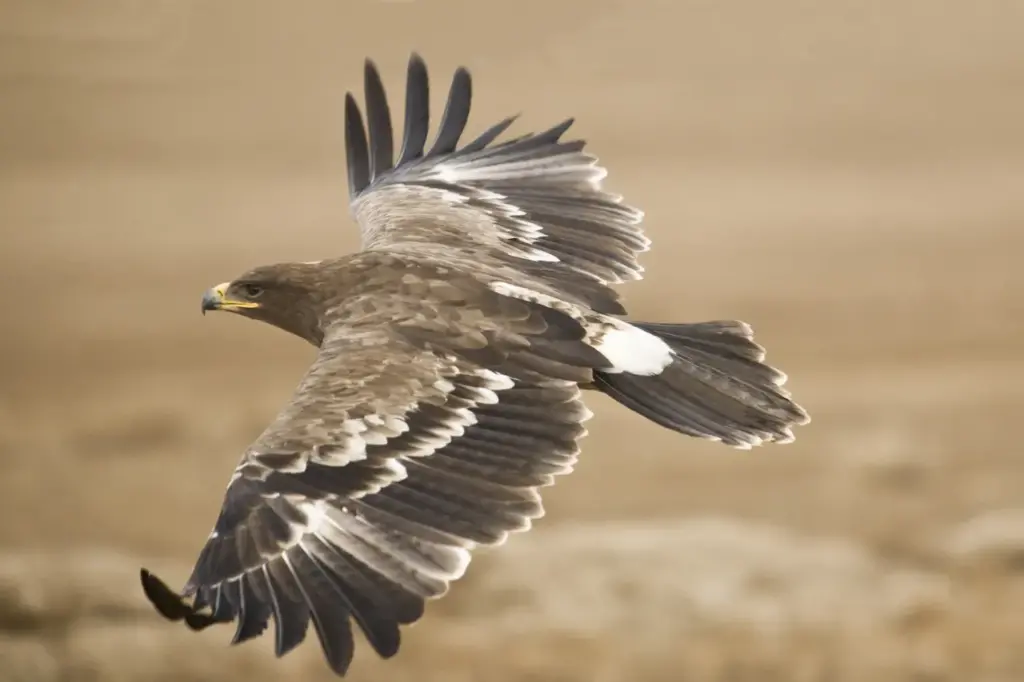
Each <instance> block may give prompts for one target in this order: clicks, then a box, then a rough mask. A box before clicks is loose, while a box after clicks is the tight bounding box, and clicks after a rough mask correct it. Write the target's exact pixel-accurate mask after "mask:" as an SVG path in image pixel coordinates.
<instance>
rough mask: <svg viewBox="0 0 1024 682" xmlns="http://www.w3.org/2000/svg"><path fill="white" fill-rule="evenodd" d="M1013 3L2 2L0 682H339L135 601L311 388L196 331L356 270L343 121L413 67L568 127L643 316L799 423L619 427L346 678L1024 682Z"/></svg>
mask: <svg viewBox="0 0 1024 682" xmlns="http://www.w3.org/2000/svg"><path fill="white" fill-rule="evenodd" d="M1022 26H1024V4H1021V3H1019V2H1015V1H1013V0H1005V1H1003V2H997V1H995V0H979V1H977V2H970V3H968V2H953V1H952V0H947V1H926V0H917V1H908V0H886V1H885V2H882V1H880V0H868V1H864V0H834V1H832V2H811V1H810V0H806V1H805V0H781V1H778V2H772V3H766V2H757V1H755V0H747V1H745V2H741V1H739V0H731V1H728V2H719V3H712V2H709V1H705V0H678V1H675V2H668V1H654V0H637V1H635V2H625V1H621V0H587V1H583V0H561V1H558V2H534V1H531V0H524V1H522V2H517V3H511V2H508V3H502V2H492V1H483V0H476V1H472V2H470V1H468V0H467V1H464V2H450V1H442V0H418V1H408V2H369V1H368V0H362V1H356V0H330V1H328V0H317V1H307V2H295V3H284V2H278V3H273V2H255V1H251V2H249V1H246V2H243V1H242V0H221V1H219V2H200V1H199V0H173V1H172V0H146V1H143V0H82V1H80V2H70V1H58V0H32V1H31V2H29V1H26V0H21V1H20V2H19V1H15V0H2V1H0V230H2V233H0V320H2V321H3V323H2V324H3V333H2V334H0V460H2V465H3V466H2V469H0V471H2V475H0V519H2V523H0V680H2V681H4V682H8V681H14V680H17V681H18V682H36V681H38V682H51V681H66V682H77V681H79V680H102V681H104V682H107V681H111V682H120V681H124V682H134V681H136V680H139V681H141V680H146V681H147V682H154V681H161V680H167V681H172V680H173V681H180V680H186V681H188V680H216V681H218V682H220V681H225V682H230V681H232V680H247V681H252V682H259V681H261V680H280V679H285V678H287V679H302V680H308V681H310V682H312V681H314V680H327V679H330V677H329V675H328V674H327V669H326V666H325V665H324V664H323V663H322V661H321V659H320V653H319V650H318V648H317V646H316V645H315V643H314V642H313V641H312V640H310V641H307V643H306V644H305V645H304V646H303V647H302V648H300V649H299V650H297V651H296V652H294V653H293V654H291V655H289V656H288V657H286V658H284V659H282V660H280V661H275V660H274V658H273V655H272V653H271V641H270V638H269V637H264V638H262V639H260V640H257V641H255V642H251V643H249V644H246V645H244V646H242V647H235V648H231V647H228V646H227V641H228V639H229V638H230V636H231V632H230V628H221V629H213V630H211V631H207V632H205V633H203V634H200V635H194V634H191V633H188V632H186V631H185V630H184V629H183V628H180V627H177V626H173V625H170V624H168V623H166V622H164V621H162V620H161V619H160V618H159V617H158V616H157V615H156V614H155V613H154V612H152V611H151V610H150V609H149V608H148V606H147V605H146V604H145V603H144V600H143V598H142V595H141V593H140V589H139V587H138V582H137V570H138V568H139V567H140V566H143V565H144V566H149V567H152V568H155V569H159V570H160V571H162V572H163V573H164V575H165V577H167V578H169V579H171V580H172V581H174V582H175V583H177V582H179V581H183V580H184V579H185V578H186V577H187V573H188V570H189V569H190V567H191V563H192V561H193V559H194V557H195V554H196V552H197V551H198V549H199V547H200V546H201V543H202V542H203V540H204V539H205V537H206V534H207V532H208V531H209V528H210V526H211V524H212V522H213V520H214V517H215V515H216V513H217V510H218V508H219V505H220V503H221V495H222V493H223V490H224V486H225V484H226V483H227V480H228V477H229V475H230V472H231V469H232V468H233V467H234V465H235V462H236V460H237V458H238V456H239V455H240V453H241V451H242V449H243V447H244V446H245V445H246V444H247V443H248V442H249V440H250V439H252V438H253V437H254V436H255V435H256V434H257V433H258V432H259V431H260V430H261V429H262V427H263V424H264V423H265V422H266V421H267V420H268V419H269V418H270V417H271V415H272V414H273V413H274V412H275V411H276V409H277V408H278V407H279V406H280V405H281V404H282V403H283V401H284V400H285V399H286V397H287V396H288V395H289V393H290V391H291V389H292V388H293V387H294V385H295V383H296V382H297V381H298V379H299V377H300V376H301V373H302V372H303V371H304V368H305V366H306V364H307V363H308V362H309V361H310V359H311V356H312V351H311V349H309V348H306V347H303V345H302V344H301V343H300V342H298V341H296V340H293V339H291V338H289V337H286V336H285V335H284V334H282V333H280V332H277V331H275V330H272V329H270V328H269V327H263V326H257V325H254V324H251V323H248V322H246V321H244V320H240V319H237V318H232V317H229V316H213V317H210V316H207V317H206V318H203V317H200V315H199V297H200V294H201V292H202V291H203V290H204V289H205V288H206V287H207V286H209V285H211V284H214V283H217V282H220V281H222V280H225V279H229V278H230V277H232V276H234V275H236V274H238V273H239V272H241V271H242V270H244V269H246V268H248V267H249V266H250V265H254V264H257V263H263V262H270V261H274V260H290V259H298V260H309V259H315V258H319V257H323V256H325V255H329V254H334V253H341V252H345V251H349V250H352V249H354V248H355V247H356V245H357V234H356V231H355V228H354V227H353V225H352V223H351V221H350V220H349V218H348V214H347V190H346V184H345V183H346V181H345V174H344V153H343V137H342V128H341V124H342V104H343V97H344V93H345V91H346V90H347V89H355V90H359V89H360V88H361V69H362V60H363V59H364V57H367V56H371V57H373V58H375V59H376V60H377V61H378V63H379V64H380V66H381V68H382V69H383V72H384V75H385V78H386V82H387V85H388V87H389V89H390V90H391V91H392V92H393V93H400V92H401V89H402V87H403V78H404V65H405V61H406V59H407V57H408V54H409V52H410V51H411V50H413V49H416V50H419V51H421V53H422V54H423V55H424V56H425V58H426V59H427V61H428V64H429V65H430V67H431V69H432V74H433V75H434V77H435V79H436V82H437V83H438V85H437V86H435V93H434V94H435V100H437V101H438V106H439V104H440V97H441V93H440V91H441V90H442V89H443V86H442V85H441V83H446V81H447V78H448V77H449V75H450V73H451V71H452V69H454V68H455V67H456V66H457V65H459V64H465V65H466V66H468V67H470V69H471V70H472V72H473V74H474V76H475V79H476V81H475V83H476V87H475V92H476V109H475V113H474V116H473V119H472V124H471V126H472V127H473V130H474V131H476V130H480V129H482V128H483V127H484V126H485V125H486V124H488V123H490V122H492V121H493V120H495V119H497V118H499V117H503V116H505V115H507V114H509V113H514V112H519V111H521V112H523V116H522V118H521V119H520V122H519V123H518V124H517V127H516V130H519V131H524V130H526V129H527V128H529V127H539V126H545V125H548V124H550V123H553V122H555V121H557V120H560V119H561V118H563V117H565V116H570V115H572V116H576V117H577V120H578V123H577V127H576V128H575V130H576V131H577V132H578V133H579V134H581V135H583V136H585V137H586V138H587V139H588V140H589V141H590V148H591V149H592V150H593V151H595V152H596V153H598V154H599V155H600V157H601V160H602V161H603V162H604V163H605V165H607V166H608V167H609V169H610V176H609V179H608V184H609V186H610V187H611V188H613V189H614V190H616V191H619V192H622V193H623V194H625V195H626V197H627V199H628V200H629V201H630V202H632V203H634V204H637V205H639V206H640V207H642V208H644V209H645V210H646V212H647V219H646V226H647V229H648V231H649V234H650V235H651V237H652V238H653V239H654V242H655V248H654V249H653V251H652V252H650V253H649V254H648V256H647V257H646V259H645V261H644V263H645V265H646V266H647V268H648V276H647V278H646V279H645V280H644V281H642V282H639V283H633V284H630V285H628V286H627V287H625V293H626V295H627V302H628V304H629V305H630V306H631V308H632V310H633V311H634V313H635V315H636V316H637V317H639V318H646V319H656V320H665V321H681V320H701V319H714V318H741V319H744V320H747V321H749V322H750V323H752V324H753V325H754V326H755V329H756V330H757V334H758V339H759V340H760V341H761V342H762V343H763V344H765V345H766V346H767V347H768V349H769V356H768V357H769V359H770V360H772V361H773V362H775V363H777V364H778V366H780V367H781V368H782V369H784V370H785V371H787V372H788V373H789V374H790V377H791V380H790V387H791V388H792V390H793V391H794V392H795V394H796V396H797V398H798V399H799V400H800V401H801V402H802V403H803V404H804V405H805V406H806V407H807V408H808V409H809V410H810V411H811V412H812V414H813V417H814V421H813V422H812V423H811V424H810V425H809V426H807V427H805V428H802V429H801V430H800V431H799V433H798V440H797V442H796V443H795V444H793V445H789V446H781V447H780V446H776V447H765V448H761V449H757V450H754V451H751V452H739V451H734V450H730V449H728V448H725V447H722V446H720V445H716V444H712V443H703V442H698V441H695V440H690V439H685V438H682V437H677V436H675V435H674V434H670V433H667V432H665V431H662V430H660V429H659V428H658V427H656V426H653V425H651V424H648V423H646V422H644V421H642V420H641V419H639V418H637V417H635V416H633V415H631V414H628V413H627V412H626V411H625V410H623V409H621V408H619V407H617V406H615V405H613V404H612V403H611V402H610V401H606V400H600V399H597V400H592V407H593V408H594V410H595V412H596V413H597V417H596V418H595V419H594V420H593V421H592V422H591V427H592V428H591V433H590V436H589V437H588V439H587V440H586V441H585V444H584V445H585V448H584V454H583V456H582V458H581V460H580V462H579V465H578V467H577V470H576V472H575V473H574V474H573V475H572V476H569V477H567V478H563V479H561V480H560V481H559V482H558V484H557V485H556V486H555V487H553V488H551V489H549V490H547V494H546V498H545V499H546V503H547V509H548V516H547V517H546V518H545V519H543V520H542V521H541V522H539V523H538V524H537V525H536V526H535V528H534V530H533V531H531V532H530V533H528V534H525V535H518V536H514V537H513V538H512V539H511V540H510V541H509V542H508V543H507V544H506V545H505V546H504V547H502V548H500V549H499V550H497V551H492V552H488V553H486V554H482V555H480V556H479V558H478V559H477V560H476V561H474V563H473V565H472V566H471V567H470V571H469V574H468V576H467V577H466V578H465V579H464V580H463V581H461V582H459V583H457V584H456V585H455V586H454V587H453V589H452V591H451V593H450V594H449V596H448V597H446V598H445V599H444V600H441V601H438V602H435V603H433V604H432V605H431V607H430V608H429V609H428V614H427V616H426V618H425V619H424V620H423V621H422V622H421V623H420V624H419V625H417V626H416V627H414V628H412V629H408V630H406V631H405V640H404V641H405V644H404V649H403V651H402V653H401V654H399V656H398V657H397V658H395V659H393V660H391V661H389V662H386V663H383V662H380V661H378V660H376V659H375V658H374V656H373V654H372V653H371V652H370V650H369V649H368V648H367V647H365V646H363V647H361V650H360V653H359V654H357V661H356V663H355V665H354V667H353V670H352V672H351V679H353V680H380V679H388V680H394V681H403V680H408V681H415V682H431V681H438V682H440V681H443V682H459V681H467V682H469V681H473V682H476V681H480V682H490V681H496V682H504V681H524V682H525V681H527V680H529V681H542V680H543V681H547V680H552V681H568V682H572V681H580V682H582V681H584V680H586V681H587V682H593V681H600V682H612V681H618V680H622V681H624V682H633V681H637V682H640V681H647V680H651V681H676V680H685V681H691V680H694V681H704V680H708V681H711V682H719V681H720V682H747V681H750V682H753V681H757V682H773V681H784V682H847V681H854V680H856V681H864V682H868V681H870V682H890V681H896V680H900V681H903V680H907V681H910V680H913V681H916V682H925V681H927V682H947V681H948V682H975V681H977V682H1011V681H1015V680H1021V679H1024V452H1022V451H1021V445H1020V439H1019V437H1018V434H1017V430H1018V429H1019V428H1020V424H1021V419H1022V418H1024V415H1022V408H1024V359H1022V354H1021V351H1022V350H1024V341H1022V335H1024V274H1022V272H1021V265H1020V263H1021V260H1022V255H1024V40H1021V27H1022Z"/></svg>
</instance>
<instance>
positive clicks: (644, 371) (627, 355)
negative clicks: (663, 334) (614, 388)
mask: <svg viewBox="0 0 1024 682" xmlns="http://www.w3.org/2000/svg"><path fill="white" fill-rule="evenodd" d="M609 322H611V326H610V328H609V329H607V330H605V332H604V333H603V335H602V336H601V337H600V340H598V341H597V343H594V344H593V345H594V348H595V349H596V350H597V351H598V352H599V353H601V355H603V356H605V357H606V358H608V361H609V362H610V363H612V369H605V370H602V371H603V372H608V373H610V374H618V373H619V372H628V373H629V374H639V375H640V376H654V375H655V374H661V372H662V370H664V369H665V368H666V367H668V366H669V365H671V364H672V360H673V355H672V349H671V348H669V347H668V344H667V343H665V342H664V341H662V340H661V339H659V338H658V337H657V336H655V335H654V334H651V333H649V332H646V331H644V330H643V329H640V328H639V327H634V326H633V325H631V324H629V323H628V322H620V321H619V320H611V319H609Z"/></svg>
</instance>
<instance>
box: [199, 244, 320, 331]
mask: <svg viewBox="0 0 1024 682" xmlns="http://www.w3.org/2000/svg"><path fill="white" fill-rule="evenodd" d="M318 265H319V263H277V264H274V265H263V266H260V267H257V268H253V269H252V270H249V271H248V272H246V273H244V274H242V275H241V276H239V277H237V278H235V279H233V280H231V281H229V282H223V283H221V284H218V285H217V286H215V287H211V288H209V289H207V290H206V292H205V293H204V294H203V302H202V310H203V314H204V315H205V314H206V312H207V311H213V310H221V311H226V312H231V313H235V314H237V315H241V316H242V317H248V318H250V319H253V320H259V321H260V322H266V323H267V324H270V325H272V326H274V327H277V328H279V329H283V330H284V331H286V332H289V333H291V334H295V335H296V336H299V337H301V338H303V339H305V340H306V341H309V342H310V343H312V344H314V345H317V346H319V345H320V342H321V341H322V340H323V324H322V321H323V316H324V313H325V306H324V296H323V293H324V290H325V286H324V285H325V282H324V281H323V280H324V277H323V274H324V273H323V271H322V269H321V268H319V267H318Z"/></svg>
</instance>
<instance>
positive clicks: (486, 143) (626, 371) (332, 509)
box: [143, 55, 808, 675]
mask: <svg viewBox="0 0 1024 682" xmlns="http://www.w3.org/2000/svg"><path fill="white" fill-rule="evenodd" d="M365 79H366V83H365V90H366V101H367V123H366V127H364V124H363V121H362V115H361V112H360V110H359V107H358V105H357V104H356V102H355V99H354V98H353V97H352V96H351V95H349V96H348V98H347V99H346V129H345V136H346V148H347V153H348V170H349V188H350V193H351V205H352V213H353V215H354V217H355V219H356V222H357V223H358V225H359V227H360V230H361V233H362V249H361V250H360V251H359V252H357V253H355V254H351V255H347V256H341V257H337V258H329V259H326V260H323V261H320V262H317V263H281V264H275V265H267V266H261V267H258V268H255V269H254V270H252V271H250V272H247V273H244V274H243V275H240V276H239V277H236V278H235V279H234V280H232V281H231V282H227V283H225V284H223V285H220V286H218V287H214V288H212V289H211V290H210V291H209V292H207V294H206V296H205V297H204V299H203V310H204V311H207V310H226V311H231V312H235V313H237V314H239V315H243V316H245V317H249V318H251V319H256V320H259V321H262V322H265V323H267V324H270V325H273V326H276V327H279V328H281V329H283V330H285V331H287V332H289V333H291V334H294V335H296V336H299V337H300V338H302V339H305V340H306V341H307V342H309V343H311V344H313V345H314V346H316V347H317V348H318V349H319V350H318V355H317V358H316V360H315V361H314V363H313V365H312V367H310V369H309V371H308V372H307V374H306V376H305V377H304V378H303V379H302V381H301V382H300V384H299V385H298V387H297V388H296V389H295V392H294V394H293V395H292V398H291V400H290V401H289V402H288V403H287V404H286V406H285V407H284V408H283V409H282V410H281V412H280V413H279V414H278V415H277V416H276V417H275V418H274V419H273V420H272V421H271V423H270V424H269V425H268V426H267V428H266V430H265V431H264V432H263V433H262V434H261V435H260V436H259V437H258V438H257V439H256V441H255V442H253V443H252V444H251V445H250V446H249V447H248V448H247V449H246V451H245V453H244V455H243V456H242V459H241V461H240V462H239V464H238V466H237V468H236V470H235V473H234V475H233V477H232V478H231V481H230V483H229V485H228V488H227V491H226V493H225V499H224V504H223V507H222V509H221V513H220V516H219V518H218V519H217V521H216V523H215V524H214V529H213V531H212V533H211V534H210V537H209V539H208V540H207V542H206V544H205V545H204V547H203V549H202V551H201V552H200V555H199V558H198V560H197V561H196V564H195V568H194V570H193V573H192V575H191V577H190V578H189V580H188V582H187V584H186V586H185V588H184V590H183V591H182V592H181V593H180V594H179V593H176V592H174V591H172V590H171V589H170V588H168V587H167V586H166V585H165V584H164V583H163V582H162V581H160V580H159V579H157V578H156V577H155V576H153V575H152V574H150V573H148V572H146V571H143V586H144V588H145V590H146V594H147V595H148V596H149V597H150V599H151V600H152V602H153V603H154V605H155V606H156V607H157V609H158V610H159V611H160V612H161V613H163V614H164V615H165V616H167V617H168V618H171V619H173V620H184V621H185V622H186V623H187V624H188V625H189V626H190V627H192V628H193V629H202V628H204V627H207V626H209V625H211V624H214V623H218V622H229V621H232V620H235V621H237V625H236V634H235V637H234V640H233V641H234V642H241V641H245V640H247V639H250V638H252V637H255V636H257V635H259V634H261V633H262V632H263V631H264V629H265V628H266V626H267V624H268V623H269V621H270V620H271V619H273V620H274V622H275V625H276V628H275V632H276V641H275V651H276V653H277V654H278V655H283V654H285V653H286V652H288V651H289V650H291V649H292V648H294V647H295V646H297V645H298V644H299V643H301V642H302V641H303V639H304V638H305V637H306V634H307V631H308V629H309V626H310V624H311V623H312V625H313V628H314V629H315V631H316V633H317V636H318V639H319V641H320V644H321V646H322V648H323V651H324V655H325V657H326V659H327V661H328V663H329V665H330V666H331V668H332V669H333V670H334V671H335V672H336V673H338V674H339V675H343V674H344V673H345V671H346V670H347V669H348V667H349V664H350V663H351V660H352V658H353V651H354V644H353V633H352V626H351V621H352V620H354V621H355V622H356V623H357V624H358V626H359V627H360V629H361V630H362V631H363V633H364V634H365V635H366V637H367V638H368V640H369V641H370V643H371V645H372V646H373V648H374V649H375V650H376V651H377V653H378V654H379V655H381V656H385V657H387V656H391V655H394V654H395V653H396V652H397V651H398V648H399V626H400V625H402V624H408V623H413V622H415V621H416V620H418V619H419V618H420V616H421V615H422V613H423V607H424V600H425V599H428V598H435V597H439V596H440V595H442V594H444V593H445V591H446V590H447V589H448V586H449V584H450V583H451V582H452V581H454V580H457V579H458V578H459V577H460V576H461V575H462V574H463V571H464V570H465V569H466V566H467V564H468V563H469V560H470V551H471V550H472V549H473V548H474V547H475V546H477V545H482V544H483V545H493V544H498V543H501V542H503V541H504V540H505V538H506V536H507V535H508V534H509V533H511V532H515V531H523V530H526V529H528V528H529V527H530V523H531V521H532V520H533V519H535V518H538V517H539V516H541V515H542V514H543V508H542V505H541V500H540V496H539V494H538V489H539V488H541V487H543V486H546V485H549V484H550V483H551V482H552V480H553V477H554V476H555V475H557V474H563V473H566V472H568V471H570V470H571V468H572V465H573V462H574V461H575V458H576V456H577V454H578V452H579V445H578V442H579V440H580V438H582V436H583V435H584V434H585V429H584V427H583V426H582V424H583V422H584V421H585V420H586V419H588V418H589V417H590V412H589V411H588V410H587V408H586V407H585V406H584V405H583V403H582V401H581V399H580V396H581V388H586V389H593V390H600V391H602V392H604V393H606V394H607V395H609V396H611V397H612V398H614V399H615V400H617V401H618V402H620V403H621V404H623V405H625V406H627V407H629V408H630V409H633V410H636V411H637V412H639V413H640V414H643V415H644V416H646V417H648V418H649V419H651V420H652V421H654V422H656V423H658V424H661V425H663V426H665V427H667V428H670V429H673V430H675V431H678V432H680V433H684V434H689V435H692V436H697V437H702V438H710V439H714V440H719V441H722V442H723V443H726V444H729V445H733V446H736V447H750V446H752V445H758V444H761V443H763V442H769V441H776V442H786V441H789V440H791V439H792V433H791V430H790V429H791V427H792V426H794V425H797V424H802V423H806V422H807V421H808V417H807V414H806V413H805V412H804V411H803V410H802V409H801V408H800V407H799V406H798V405H796V404H795V403H794V402H793V401H792V400H790V398H789V395H788V393H786V392H785V390H784V389H782V388H781V386H782V384H783V383H784V381H785V375H783V374H782V373H781V372H779V371H777V370H775V369H773V368H771V367H770V366H768V365H766V364H765V363H764V362H763V360H764V351H763V349H762V348H761V347H760V346H758V345H757V344H756V343H755V342H754V341H753V334H752V332H751V330H750V327H749V326H747V325H746V324H744V323H742V322H733V321H725V322H706V323H696V324H660V323H640V322H636V323H631V322H627V321H626V320H625V319H623V318H622V317H621V316H622V315H624V314H625V312H626V311H625V309H624V307H623V306H622V303H621V301H620V299H619V296H618V295H617V293H616V292H615V291H614V290H613V289H612V288H611V285H613V284H616V283H619V282H623V281H626V280H630V279H639V278H640V276H641V272H642V270H641V268H640V266H639V264H638V262H637V258H638V256H639V254H640V253H642V252H643V251H645V250H646V249H647V248H648V246H649V244H650V242H649V241H648V239H647V238H646V237H645V236H644V234H643V232H642V231H641V229H640V227H639V223H640V219H641V213H640V211H638V210H636V209H634V208H631V207H629V206H626V205H624V204H622V203H621V201H620V198H619V197H616V196H614V195H611V194H609V193H607V192H605V191H604V190H603V189H602V188H601V180H602V179H603V177H604V175H605V171H604V169H602V168H600V167H599V166H598V165H597V164H596V160H595V158H594V157H592V156H590V155H588V154H586V153H584V152H583V147H584V143H583V142H582V141H578V140H577V141H568V142H566V141H562V139H561V138H562V136H563V135H564V134H565V132H566V131H567V130H568V129H569V126H570V124H571V120H570V121H566V122H564V123H562V124H559V125H558V126H555V127H554V128H552V129H550V130H548V131H545V132H541V133H536V134H528V135H524V136H521V137H518V138H515V139H512V140H509V141H505V142H496V140H497V138H498V137H499V136H500V135H501V134H502V133H503V132H504V131H505V130H506V129H507V128H508V127H509V126H510V125H511V123H512V120H513V119H511V118H510V119H506V120H504V121H502V122H500V123H498V124H496V125H495V126H492V127H491V128H490V129H488V130H487V131H486V132H484V133H483V134H481V135H480V136H479V137H477V138H476V139H475V140H473V141H471V142H469V143H467V144H465V145H463V146H462V147H458V146H457V145H458V142H459V140H460V138H461V135H462V133H463V130H464V128H465V125H466V122H467V120H468V116H469V105H470V100H471V81H470V77H469V74H468V72H466V71H465V70H464V69H459V70H458V71H457V72H456V74H455V77H454V78H453V81H452V86H451V90H450V92H449V96H448V100H447V105H446V108H445V112H444V115H443V117H442V122H441V125H440V130H439V132H438V134H437V137H436V138H435V141H434V143H433V144H432V145H431V146H430V147H429V148H427V145H426V143H427V137H428V123H429V112H428V106H429V96H428V95H429V92H428V81H427V73H426V67H425V65H424V64H423V62H422V61H421V60H420V59H419V57H417V56H415V55H414V56H413V58H412V59H411V60H410V63H409V73H408V80H407V91H406V114H405V117H406V118H405V133H404V137H403V143H402V146H401V148H400V150H399V151H398V158H397V160H396V159H395V152H394V144H395V143H394V139H393V132H392V125H391V117H390V112H389V110H388V103H387V99H386V97H385V93H384V88H383V84H382V83H381V81H380V76H379V74H378V72H377V70H376V68H375V67H374V66H373V64H372V63H371V62H367V65H366V73H365ZM367 131H368V134H369V136H368V137H367ZM183 597H192V601H191V603H189V602H187V601H185V600H184V599H183Z"/></svg>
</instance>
